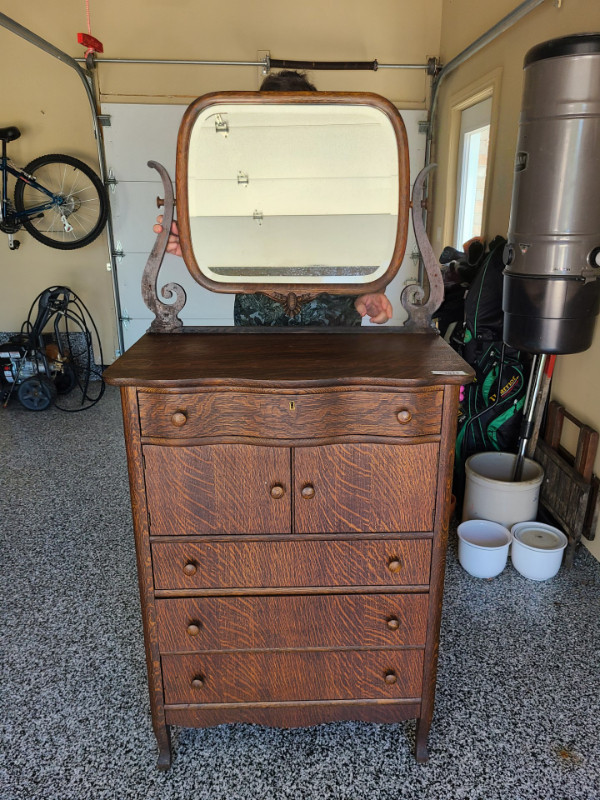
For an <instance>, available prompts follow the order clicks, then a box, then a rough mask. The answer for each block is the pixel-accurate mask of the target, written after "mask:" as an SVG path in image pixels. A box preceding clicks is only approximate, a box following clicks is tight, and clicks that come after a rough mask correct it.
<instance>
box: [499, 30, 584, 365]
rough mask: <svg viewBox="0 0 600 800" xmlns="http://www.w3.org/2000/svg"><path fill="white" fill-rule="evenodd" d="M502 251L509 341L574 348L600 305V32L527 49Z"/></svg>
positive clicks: (556, 349) (527, 346)
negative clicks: (511, 193) (512, 180)
mask: <svg viewBox="0 0 600 800" xmlns="http://www.w3.org/2000/svg"><path fill="white" fill-rule="evenodd" d="M524 70H525V86H524V92H523V105H522V110H521V118H520V121H519V137H518V142H517V154H516V159H515V179H514V185H513V196H512V206H511V213H510V223H509V230H508V237H507V239H508V243H507V245H506V249H505V254H504V263H505V264H506V268H505V271H504V294H503V304H502V307H503V310H504V340H505V341H506V342H507V343H508V344H509V345H512V346H513V347H516V348H518V349H520V350H526V351H528V352H531V353H577V352H580V351H582V350H586V349H587V348H588V347H589V346H590V344H591V341H592V336H593V332H594V323H595V319H596V316H597V314H598V311H599V310H600V281H599V280H598V278H600V191H599V187H600V34H597V33H585V34H576V35H572V36H565V37H562V38H560V39H552V40H551V41H548V42H543V43H542V44H539V45H537V46H536V47H533V48H532V49H531V50H530V51H529V52H528V53H527V55H526V56H525V63H524Z"/></svg>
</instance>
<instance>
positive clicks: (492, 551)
mask: <svg viewBox="0 0 600 800" xmlns="http://www.w3.org/2000/svg"><path fill="white" fill-rule="evenodd" d="M511 539H512V536H511V533H510V531H509V530H508V528H505V527H504V525H500V523H499V522H490V521H489V520H487V519H470V520H467V521H466V522H461V524H460V525H459V526H458V560H459V561H460V563H461V565H462V567H463V568H464V569H466V571H467V572H468V573H469V574H470V575H473V576H474V577H475V578H494V577H495V576H496V575H499V574H500V573H501V572H502V570H503V569H504V567H505V566H506V561H507V558H508V547H509V545H510V542H511Z"/></svg>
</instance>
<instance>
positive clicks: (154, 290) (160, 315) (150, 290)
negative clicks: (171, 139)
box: [142, 161, 187, 333]
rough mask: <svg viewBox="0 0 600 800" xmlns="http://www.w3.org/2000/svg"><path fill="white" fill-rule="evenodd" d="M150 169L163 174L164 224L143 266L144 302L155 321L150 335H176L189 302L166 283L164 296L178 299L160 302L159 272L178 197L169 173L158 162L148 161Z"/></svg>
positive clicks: (173, 285)
mask: <svg viewBox="0 0 600 800" xmlns="http://www.w3.org/2000/svg"><path fill="white" fill-rule="evenodd" d="M148 166H149V167H150V168H151V169H155V170H156V171H157V172H158V174H159V175H160V177H161V179H162V183H163V189H164V195H165V197H164V200H163V201H162V203H161V202H160V200H158V205H159V207H160V205H162V206H163V223H162V231H161V232H160V233H159V234H158V236H157V237H156V241H155V242H154V247H153V248H152V251H151V253H150V255H149V256H148V261H147V262H146V266H145V267H144V274H143V275H142V297H143V299H144V303H145V304H146V305H147V306H148V308H149V309H150V311H152V313H153V314H154V317H155V318H154V319H153V320H152V324H151V325H150V328H149V331H150V333H176V332H178V331H180V330H181V329H182V328H183V322H182V321H181V320H180V319H179V317H178V314H179V312H180V311H181V309H182V308H183V307H184V305H185V301H186V299H187V296H186V293H185V289H184V288H183V286H180V285H179V284H178V283H166V284H165V285H164V286H163V287H162V289H161V290H160V293H161V295H162V297H164V298H165V299H166V300H169V299H170V298H172V297H173V296H174V295H175V300H174V301H173V302H172V303H163V302H162V300H159V299H158V273H159V272H160V268H161V265H162V262H163V258H164V257H165V252H166V250H167V242H168V241H169V232H170V230H171V223H172V222H173V211H174V207H175V198H174V196H173V184H172V182H171V178H170V177H169V173H168V172H167V170H166V169H165V168H164V167H163V165H162V164H159V163H158V162H157V161H148Z"/></svg>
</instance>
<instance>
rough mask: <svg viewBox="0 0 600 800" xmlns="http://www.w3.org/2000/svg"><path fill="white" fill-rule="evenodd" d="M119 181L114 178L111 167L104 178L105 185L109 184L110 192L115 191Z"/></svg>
mask: <svg viewBox="0 0 600 800" xmlns="http://www.w3.org/2000/svg"><path fill="white" fill-rule="evenodd" d="M118 182H119V181H118V180H117V179H116V178H115V173H114V172H113V169H112V167H111V168H110V169H109V170H108V178H106V180H105V183H106V185H107V186H110V191H111V192H112V194H114V193H115V187H116V185H117V183H118Z"/></svg>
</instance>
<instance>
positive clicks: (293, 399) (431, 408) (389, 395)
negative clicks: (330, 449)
mask: <svg viewBox="0 0 600 800" xmlns="http://www.w3.org/2000/svg"><path fill="white" fill-rule="evenodd" d="M139 409H140V423H141V430H142V436H152V437H159V438H170V439H174V438H177V439H188V438H198V437H199V438H214V437H228V436H246V437H251V438H271V439H272V438H278V439H306V438H311V439H314V438H328V439H330V438H332V437H335V436H393V437H399V436H427V435H434V436H435V435H437V434H439V432H440V426H441V416H442V414H441V410H442V392H441V391H429V392H427V391H418V392H410V391H402V392H376V391H358V390H348V389H340V390H335V391H324V392H317V393H306V394H302V393H299V392H298V393H293V394H279V393H267V392H228V391H221V392H182V393H180V394H176V395H175V394H166V393H165V394H162V393H154V392H144V391H140V392H139Z"/></svg>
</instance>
